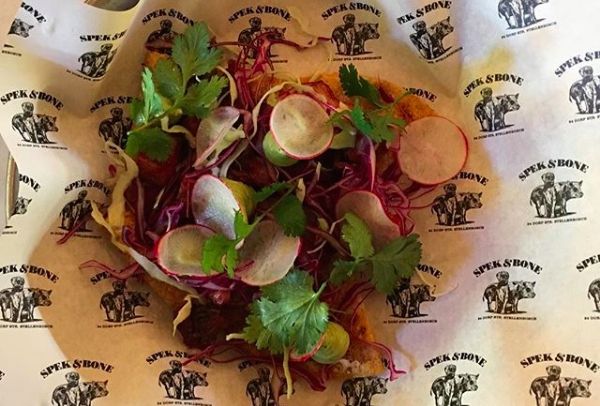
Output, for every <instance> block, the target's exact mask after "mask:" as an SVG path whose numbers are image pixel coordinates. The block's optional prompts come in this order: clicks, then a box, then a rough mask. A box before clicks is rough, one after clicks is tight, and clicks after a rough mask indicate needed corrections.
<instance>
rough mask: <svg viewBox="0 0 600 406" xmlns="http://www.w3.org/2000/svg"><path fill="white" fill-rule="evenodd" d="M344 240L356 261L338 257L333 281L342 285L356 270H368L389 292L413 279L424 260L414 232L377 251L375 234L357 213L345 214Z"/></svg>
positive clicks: (379, 287)
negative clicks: (412, 276) (403, 281)
mask: <svg viewBox="0 0 600 406" xmlns="http://www.w3.org/2000/svg"><path fill="white" fill-rule="evenodd" d="M344 219H345V221H346V222H345V224H344V225H343V226H342V239H343V240H344V241H345V242H346V243H347V244H348V246H349V248H350V254H351V255H352V260H337V261H336V262H335V263H334V268H333V271H332V272H331V275H330V276H329V280H330V281H331V283H333V284H334V285H340V284H342V283H343V282H344V281H346V280H347V279H349V278H351V277H352V276H353V275H354V274H355V273H356V272H359V271H363V270H365V271H367V272H369V274H370V280H371V283H372V284H373V286H374V287H375V289H377V290H378V291H379V292H382V293H385V294H389V293H391V292H392V291H393V290H394V287H395V286H396V283H397V282H398V281H399V280H400V279H403V278H409V277H410V276H411V275H412V274H413V273H414V270H415V269H416V267H417V265H418V264H419V261H420V260H421V243H420V242H419V236H418V235H416V234H411V235H409V236H407V237H399V238H396V239H395V240H393V241H391V242H389V243H388V244H387V245H385V246H384V247H383V248H381V249H380V250H379V251H377V252H375V248H374V247H373V243H372V236H371V233H370V231H369V228H368V227H367V225H366V224H365V222H364V221H362V220H361V219H360V217H358V216H357V215H356V214H354V213H347V214H346V215H345V216H344Z"/></svg>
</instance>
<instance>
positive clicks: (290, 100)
mask: <svg viewBox="0 0 600 406" xmlns="http://www.w3.org/2000/svg"><path fill="white" fill-rule="evenodd" d="M270 126H271V132H272V133H273V137H274V138H275V141H276V142H277V144H278V145H279V146H280V147H281V149H283V150H284V151H285V153H286V154H288V155H289V156H291V157H292V158H295V159H311V158H314V157H316V156H319V155H321V154H322V153H323V152H325V150H327V148H329V145H330V144H331V141H332V140H333V126H332V125H331V123H330V122H329V116H328V115H327V112H326V111H325V110H324V109H323V107H321V105H320V104H319V103H318V102H317V101H315V100H314V99H313V98H312V97H309V96H306V95H303V94H293V95H291V96H287V97H286V98H284V99H283V100H281V101H280V102H279V103H277V104H276V105H275V107H274V108H273V112H272V113H271V121H270Z"/></svg>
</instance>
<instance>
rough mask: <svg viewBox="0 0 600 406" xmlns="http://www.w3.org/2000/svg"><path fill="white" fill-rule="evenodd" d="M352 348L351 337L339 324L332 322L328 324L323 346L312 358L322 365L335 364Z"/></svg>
mask: <svg viewBox="0 0 600 406" xmlns="http://www.w3.org/2000/svg"><path fill="white" fill-rule="evenodd" d="M349 346H350V335H349V334H348V332H347V331H346V330H345V329H344V327H342V326H340V325H339V324H337V323H334V322H332V321H330V322H329V324H327V330H325V334H323V344H322V345H321V347H320V348H319V350H318V351H317V352H316V353H315V355H313V356H312V359H313V360H315V361H317V362H318V363H320V364H334V363H336V362H338V361H339V360H340V359H342V358H343V357H344V355H346V352H347V351H348V347H349Z"/></svg>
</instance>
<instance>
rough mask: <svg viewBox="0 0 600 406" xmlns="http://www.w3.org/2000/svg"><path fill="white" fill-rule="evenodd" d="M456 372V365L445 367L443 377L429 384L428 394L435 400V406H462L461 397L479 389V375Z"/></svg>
mask: <svg viewBox="0 0 600 406" xmlns="http://www.w3.org/2000/svg"><path fill="white" fill-rule="evenodd" d="M456 371H457V368H456V365H454V364H448V365H446V366H445V367H444V376H440V377H439V378H436V379H435V380H434V381H433V384H431V390H430V391H429V393H430V395H431V396H432V397H433V398H434V399H435V406H463V401H462V398H463V395H464V394H465V393H466V392H474V391H476V390H477V389H479V387H478V386H477V380H478V378H479V374H466V373H465V374H457V373H456Z"/></svg>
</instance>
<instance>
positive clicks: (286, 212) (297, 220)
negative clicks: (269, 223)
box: [273, 195, 306, 237]
mask: <svg viewBox="0 0 600 406" xmlns="http://www.w3.org/2000/svg"><path fill="white" fill-rule="evenodd" d="M273 215H274V216H275V220H276V221H277V223H279V225H280V226H281V227H282V228H283V232H284V233H285V235H287V236H292V237H298V236H301V235H302V234H303V233H304V229H305V228H306V213H304V209H303V208H302V203H301V202H300V200H298V198H297V197H296V196H294V195H287V196H286V197H284V198H283V199H281V201H280V202H279V203H278V204H277V205H276V206H275V207H274V208H273Z"/></svg>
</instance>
